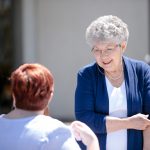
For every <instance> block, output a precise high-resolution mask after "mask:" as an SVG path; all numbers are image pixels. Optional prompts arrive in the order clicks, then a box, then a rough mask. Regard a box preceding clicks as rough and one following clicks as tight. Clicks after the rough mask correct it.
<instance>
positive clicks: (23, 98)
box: [0, 64, 99, 150]
mask: <svg viewBox="0 0 150 150" xmlns="http://www.w3.org/2000/svg"><path fill="white" fill-rule="evenodd" d="M11 88H12V94H13V98H14V102H15V109H14V110H12V111H11V112H10V113H8V114H3V115H0V133H1V134H0V149H1V150H10V149H11V150H80V148H79V146H78V144H77V143H76V141H75V139H74V137H73V135H72V132H71V131H70V129H69V128H68V127H67V126H65V125H64V124H63V123H62V122H60V121H59V120H56V119H54V118H52V117H49V116H45V115H43V113H44V110H45V108H46V107H47V105H48V103H49V102H50V101H51V99H52V96H53V91H54V81H53V76H52V74H51V73H50V71H49V70H48V69H47V68H45V67H44V66H42V65H40V64H24V65H22V66H20V67H19V68H18V69H16V70H15V71H14V72H13V73H12V75H11ZM72 129H73V131H74V133H75V137H76V138H77V139H80V140H82V141H83V143H84V144H85V145H87V149H88V150H93V149H95V150H98V149H99V145H98V140H97V138H96V136H95V134H94V133H93V132H92V131H91V129H90V128H88V127H87V126H86V125H85V124H83V123H81V122H73V124H72ZM85 129H86V130H85ZM76 135H77V136H76Z"/></svg>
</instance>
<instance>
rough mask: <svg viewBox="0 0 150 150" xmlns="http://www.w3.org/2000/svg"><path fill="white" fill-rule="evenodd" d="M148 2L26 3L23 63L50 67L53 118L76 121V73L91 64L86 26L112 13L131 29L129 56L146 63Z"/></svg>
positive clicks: (72, 0) (54, 0)
mask: <svg viewBox="0 0 150 150" xmlns="http://www.w3.org/2000/svg"><path fill="white" fill-rule="evenodd" d="M148 11H149V9H148V0H144V1H142V0H113V1H109V0H82V1H81V0H76V1H75V0H62V1H59V0H23V34H22V35H23V62H38V63H41V64H43V65H45V66H47V67H48V68H49V69H50V70H51V71H52V73H53V75H54V78H55V93H54V98H53V101H52V103H51V105H50V114H51V115H52V116H53V117H56V118H59V119H65V120H71V119H74V91H75V87H76V74H77V72H78V70H79V68H81V67H82V66H84V65H86V64H87V63H90V62H92V61H93V60H94V59H93V57H92V55H91V52H90V48H89V47H88V45H87V44H86V41H85V30H86V27H87V26H88V25H89V24H90V23H91V21H93V20H94V19H96V18H98V17H99V16H102V15H109V14H113V15H116V16H118V17H120V18H122V19H123V20H124V21H125V22H126V23H127V24H128V26H129V31H130V36H129V43H128V47H127V50H126V55H128V56H130V57H133V58H136V59H141V60H143V59H144V57H145V55H146V54H147V53H148V49H149V43H148V41H149V35H148V34H149V31H148V26H149V22H148V21H149V20H148V17H149V13H148Z"/></svg>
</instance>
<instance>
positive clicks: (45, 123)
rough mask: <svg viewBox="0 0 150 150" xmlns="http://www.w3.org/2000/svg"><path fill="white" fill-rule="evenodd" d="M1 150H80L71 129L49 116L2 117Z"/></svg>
mask: <svg viewBox="0 0 150 150" xmlns="http://www.w3.org/2000/svg"><path fill="white" fill-rule="evenodd" d="M0 150H80V148H79V146H78V144H77V143H76V141H75V139H74V137H73V136H72V133H71V131H70V129H69V128H68V127H67V126H66V125H64V124H63V123H62V122H60V121H58V120H56V119H53V118H51V117H49V116H44V115H37V116H32V117H27V118H19V119H6V118H4V117H3V115H0Z"/></svg>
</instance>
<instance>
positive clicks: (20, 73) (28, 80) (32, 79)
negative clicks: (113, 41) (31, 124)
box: [10, 64, 54, 111]
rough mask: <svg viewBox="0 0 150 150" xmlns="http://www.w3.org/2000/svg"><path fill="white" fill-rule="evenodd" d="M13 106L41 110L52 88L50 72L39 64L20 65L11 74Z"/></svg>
mask: <svg viewBox="0 0 150 150" xmlns="http://www.w3.org/2000/svg"><path fill="white" fill-rule="evenodd" d="M10 79H11V88H12V93H13V96H14V98H15V106H16V107H17V108H20V109H24V110H33V111H34V110H43V109H45V107H46V106H47V105H48V101H49V99H50V96H51V93H52V92H53V88H54V81H53V76H52V74H51V72H50V71H49V70H48V69H47V68H46V67H44V66H42V65H40V64H24V65H21V66H20V67H19V68H18V69H16V70H15V71H14V72H13V73H12V74H11V78H10Z"/></svg>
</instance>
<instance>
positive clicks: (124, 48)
mask: <svg viewBox="0 0 150 150" xmlns="http://www.w3.org/2000/svg"><path fill="white" fill-rule="evenodd" d="M126 47H127V43H126V42H125V41H123V42H122V43H121V49H122V51H123V52H124V51H125V50H126Z"/></svg>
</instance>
